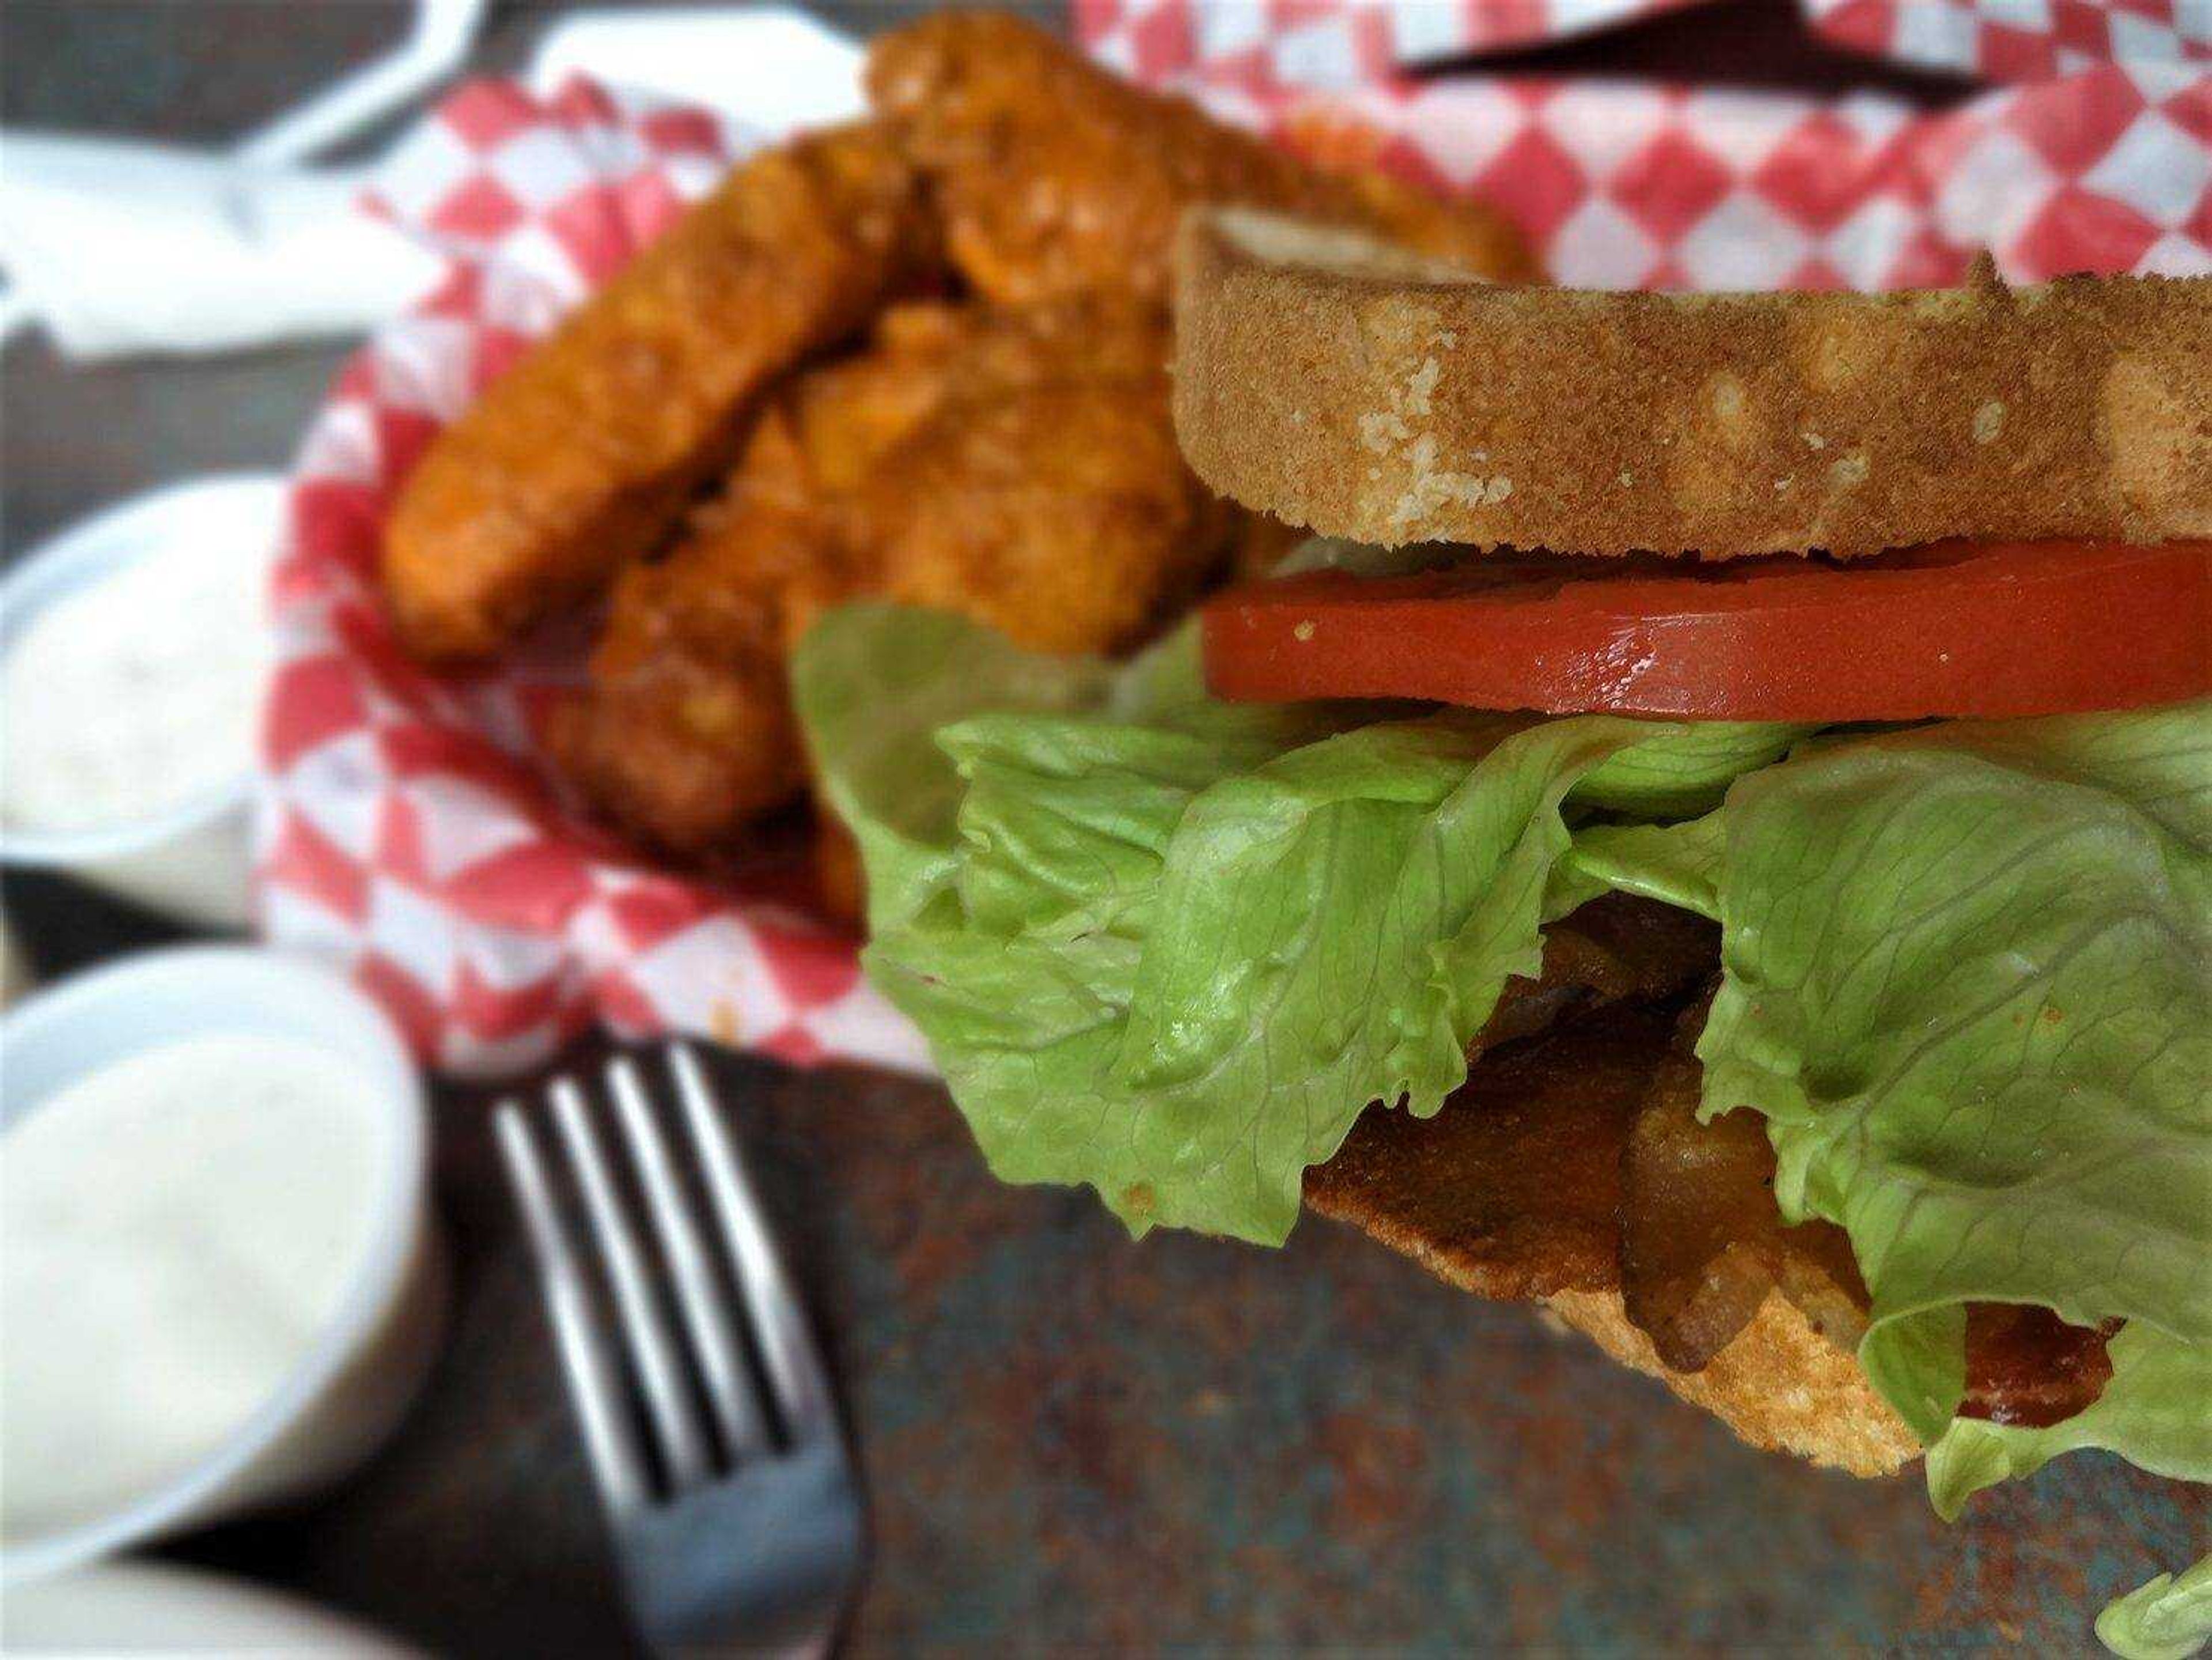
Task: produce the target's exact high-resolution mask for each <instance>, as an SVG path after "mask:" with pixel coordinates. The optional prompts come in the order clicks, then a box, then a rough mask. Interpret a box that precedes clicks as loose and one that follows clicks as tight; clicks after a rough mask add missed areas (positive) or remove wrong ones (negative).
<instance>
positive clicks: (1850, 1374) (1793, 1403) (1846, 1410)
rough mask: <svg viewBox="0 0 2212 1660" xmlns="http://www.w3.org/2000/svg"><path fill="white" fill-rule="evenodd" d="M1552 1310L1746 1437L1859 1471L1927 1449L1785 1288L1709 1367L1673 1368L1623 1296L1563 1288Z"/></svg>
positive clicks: (1886, 1471)
mask: <svg viewBox="0 0 2212 1660" xmlns="http://www.w3.org/2000/svg"><path fill="white" fill-rule="evenodd" d="M1545 1306H1546V1307H1547V1308H1548V1309H1550V1310H1552V1311H1553V1313H1555V1314H1557V1315H1558V1316H1559V1318H1561V1319H1562V1320H1564V1321H1565V1322H1566V1323H1567V1324H1569V1325H1570V1326H1572V1327H1573V1328H1574V1329H1576V1330H1577V1331H1579V1332H1581V1333H1583V1335H1585V1336H1587V1337H1588V1338H1589V1340H1590V1341H1592V1342H1594V1343H1595V1344H1596V1345H1597V1346H1598V1347H1600V1348H1601V1349H1603V1350H1604V1351H1605V1352H1606V1353H1607V1354H1609V1355H1611V1356H1612V1357H1613V1359H1616V1360H1618V1361H1619V1362H1620V1364H1621V1365H1624V1366H1629V1367H1632V1368H1633V1369H1634V1370H1636V1371H1640V1372H1644V1373H1646V1374H1648V1375H1649V1376H1650V1377H1656V1378H1657V1379H1658V1380H1659V1381H1660V1382H1661V1383H1664V1384H1665V1385H1666V1386H1667V1387H1668V1389H1672V1390H1673V1391H1674V1393H1675V1395H1678V1396H1680V1398H1681V1399H1682V1400H1684V1401H1686V1402H1689V1403H1690V1404H1691V1405H1692V1406H1693V1407H1703V1408H1705V1410H1706V1411H1707V1412H1709V1413H1711V1414H1712V1415H1713V1416H1714V1417H1716V1418H1717V1419H1719V1420H1721V1422H1722V1423H1723V1424H1725V1425H1727V1426H1729V1429H1730V1430H1732V1431H1733V1432H1735V1435H1736V1438H1738V1439H1739V1440H1741V1441H1744V1442H1746V1443H1747V1444H1750V1445H1752V1446H1754V1447H1759V1448H1761V1449H1763V1450H1765V1451H1769V1452H1792V1453H1795V1454H1796V1455H1797V1456H1799V1457H1800V1458H1805V1459H1809V1460H1811V1461H1812V1462H1814V1463H1815V1464H1825V1465H1827V1466H1829V1467H1831V1468H1836V1469H1841V1470H1847V1471H1849V1472H1850V1474H1851V1475H1893V1474H1895V1473H1896V1472H1897V1471H1899V1470H1900V1469H1902V1468H1905V1466H1906V1465H1907V1464H1909V1463H1911V1462H1912V1461H1913V1460H1914V1459H1916V1458H1917V1457H1919V1456H1920V1443H1919V1442H1918V1441H1917V1440H1916V1439H1915V1438H1913V1434H1912V1432H1911V1430H1909V1429H1907V1428H1905V1420H1903V1419H1901V1418H1899V1416H1898V1415H1897V1414H1896V1413H1895V1412H1894V1411H1893V1409H1892V1408H1891V1407H1890V1404H1889V1402H1887V1401H1885V1400H1883V1399H1882V1398H1881V1396H1880V1395H1877V1394H1875V1389H1874V1385H1873V1384H1871V1383H1868V1382H1867V1377H1866V1373H1865V1372H1863V1371H1860V1370H1859V1363H1858V1362H1857V1360H1855V1359H1852V1358H1851V1357H1850V1355H1849V1354H1847V1353H1844V1351H1843V1350H1842V1349H1839V1348H1838V1347H1836V1346H1835V1345H1834V1344H1833V1343H1831V1342H1830V1341H1828V1340H1827V1339H1826V1338H1825V1337H1823V1336H1821V1335H1820V1333H1818V1332H1817V1331H1815V1330H1814V1329H1813V1328H1812V1326H1811V1324H1810V1323H1808V1322H1807V1320H1806V1318H1805V1316H1803V1315H1802V1314H1800V1313H1798V1311H1797V1310H1796V1309H1795V1308H1793V1307H1792V1306H1791V1305H1790V1303H1789V1302H1788V1300H1787V1299H1785V1298H1784V1297H1783V1296H1782V1294H1781V1293H1780V1292H1769V1293H1768V1295H1767V1298H1766V1301H1765V1302H1764V1303H1763V1304H1760V1305H1759V1313H1758V1314H1757V1315H1756V1316H1754V1317H1753V1320H1752V1323H1750V1324H1749V1325H1747V1326H1746V1327H1745V1328H1744V1329H1742V1330H1741V1331H1740V1332H1738V1333H1737V1334H1736V1335H1735V1341H1732V1342H1730V1343H1729V1346H1728V1347H1726V1348H1724V1349H1723V1350H1722V1351H1721V1352H1720V1353H1718V1354H1717V1355H1715V1356H1714V1357H1713V1358H1712V1359H1711V1360H1710V1361H1709V1362H1707V1363H1706V1365H1705V1370H1704V1371H1693V1372H1681V1371H1669V1370H1668V1368H1667V1367H1666V1366H1665V1365H1662V1363H1661V1361H1660V1359H1659V1357H1658V1355H1657V1354H1656V1353H1653V1352H1652V1347H1651V1340H1650V1338H1648V1337H1646V1336H1645V1335H1644V1334H1643V1333H1642V1332H1640V1331H1638V1330H1637V1329H1636V1328H1635V1327H1634V1326H1632V1325H1631V1324H1630V1323H1629V1320H1628V1314H1627V1311H1626V1309H1624V1308H1623V1306H1622V1304H1621V1298H1620V1292H1617V1291H1563V1292H1554V1293H1553V1295H1552V1296H1550V1297H1548V1298H1546V1299H1545Z"/></svg>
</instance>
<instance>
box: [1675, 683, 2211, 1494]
mask: <svg viewBox="0 0 2212 1660" xmlns="http://www.w3.org/2000/svg"><path fill="white" fill-rule="evenodd" d="M1721 817H1722V818H1723V821H1724V831H1725V835H1724V843H1723V849H1722V855H1721V862H1720V870H1719V878H1718V884H1717V897H1718V901H1719V913H1720V917H1721V921H1722V926H1723V971H1724V982H1723V987H1722V989H1721V992H1720V995H1719V997H1718V999H1717V1000H1716V1002H1715V1005H1714V1007H1713V1011H1712V1014H1711V1019H1710V1020H1709V1022H1708V1023H1707V1025H1706V1029H1705V1037H1704V1038H1703V1040H1702V1041H1701V1043H1700V1044H1699V1055H1700V1056H1701V1057H1702V1058H1703V1060H1704V1061H1705V1107H1706V1110H1707V1112H1708V1114H1709V1115H1711V1114H1715V1113H1718V1112H1722V1111H1725V1110H1729V1109H1731V1108H1733V1107H1735V1106H1739V1105H1749V1106H1752V1107H1754V1108H1756V1109H1757V1110H1759V1111H1761V1112H1763V1113H1765V1115H1766V1116H1767V1118H1768V1119H1769V1121H1770V1124H1769V1128H1770V1133H1771V1136H1772V1139H1773V1141H1774V1146H1775V1151H1776V1154H1777V1158H1778V1178H1777V1184H1776V1186H1777V1195H1778V1198H1779V1200H1780V1201H1781V1203H1782V1206H1783V1209H1784V1213H1785V1214H1786V1215H1788V1216H1789V1217H1790V1219H1793V1220H1795V1219H1799V1218H1802V1217H1803V1216H1806V1215H1815V1216H1820V1217H1825V1218H1826V1219H1829V1220H1831V1221H1833V1222H1837V1223H1839V1224H1840V1225H1843V1226H1844V1228H1845V1229H1846V1230H1847V1231H1849V1232H1850V1237H1851V1243H1852V1246H1853V1249H1854V1250H1855V1251H1856V1252H1857V1256H1858V1260H1859V1264H1860V1267H1861V1268H1862V1270H1863V1273H1864V1274H1865V1277H1866V1280H1867V1284H1868V1286H1869V1290H1870V1291H1871V1292H1872V1293H1873V1298H1874V1310H1873V1323H1872V1325H1871V1327H1870V1329H1869V1335H1868V1336H1867V1339H1866V1341H1865V1343H1864V1344H1863V1347H1862V1348H1861V1351H1860V1359H1861V1360H1862V1363H1863V1365H1865V1366H1866V1369H1867V1371H1868V1374H1869V1377H1870V1378H1871V1379H1872V1380H1873V1381H1874V1382H1875V1385H1876V1387H1877V1388H1879V1389H1881V1391H1882V1392H1883V1394H1884V1395H1886V1396H1887V1398H1888V1399H1889V1400H1890V1401H1891V1402H1892V1404H1893V1405H1894V1406H1895V1407H1896V1408H1898V1410H1899V1413H1900V1414H1902V1415H1903V1416H1904V1417H1905V1420H1906V1421H1907V1422H1908V1423H1909V1424H1911V1426H1913V1428H1914V1429H1915V1430H1916V1431H1917V1432H1919V1433H1920V1435H1921V1436H1922V1438H1923V1439H1924V1440H1927V1441H1929V1442H1930V1443H1935V1442H1936V1441H1937V1440H1938V1439H1939V1438H1942V1436H1943V1435H1944V1434H1945V1432H1946V1431H1947V1428H1948V1426H1949V1425H1950V1423H1951V1419H1952V1414H1953V1412H1954V1408H1955V1407H1956V1406H1957V1403H1958V1401H1959V1398H1960V1392H1961V1389H1962V1386H1963V1380H1964V1341H1963V1338H1964V1316H1963V1306H1964V1304H1966V1303H1967V1302H1969V1301H1993V1302H2014V1303H2032V1304H2041V1305H2043V1306H2045V1307H2048V1308H2051V1309H2054V1310H2057V1312H2058V1313H2059V1314H2060V1315H2061V1316H2063V1318H2065V1319H2067V1320H2069V1321H2071V1322H2073V1323H2075V1324H2077V1325H2094V1324H2096V1323H2100V1322H2102V1321H2105V1320H2107V1319H2118V1320H2125V1321H2127V1322H2129V1323H2130V1328H2129V1329H2130V1332H2132V1333H2136V1334H2137V1335H2136V1337H2135V1338H2133V1339H2131V1340H2130V1341H2131V1342H2143V1343H2147V1342H2148V1341H2150V1340H2151V1339H2152V1338H2153V1337H2154V1335H2155V1336H2160V1337H2163V1338H2166V1339H2169V1340H2172V1341H2173V1342H2174V1343H2175V1344H2177V1345H2179V1346H2181V1347H2185V1348H2186V1349H2188V1350H2191V1351H2192V1352H2193V1353H2191V1356H2190V1364H2191V1365H2201V1357H2202V1353H2203V1351H2204V1350H2205V1349H2206V1348H2207V1347H2208V1346H2212V1274H2208V1273H2207V1272H2206V1266H2205V1265H2206V1264H2207V1262H2212V904H2208V903H2207V902H2208V899H2212V719H2208V706H2206V705H2203V704H2197V705H2192V706H2188V707H2183V708H2167V709H2158V710H2151V711H2144V712H2139V713H2134V714H2115V715H2103V716H2084V717H2075V718H2069V719H2066V720H2054V721H2010V722H2003V723H1988V724H1979V723H1968V722H1956V723H1950V724H1946V725H1942V726H1935V727H1924V728H1920V729H1917V730H1914V731H1911V732H1905V733H1891V734H1887V735H1885V736H1882V737H1879V738H1872V739H1852V740H1848V741H1844V742H1837V743H1827V744H1818V745H1814V746H1812V747H1811V749H1810V750H1809V751H1807V752H1803V753H1801V754H1800V755H1798V756H1797V757H1795V758H1793V759H1791V760H1790V761H1789V762H1787V763H1784V764H1782V765H1779V766H1775V767H1771V768H1767V769H1764V770H1761V771H1759V772H1756V773H1753V774H1750V775H1747V776H1746V777H1744V778H1742V779H1741V780H1740V781H1737V782H1736V784H1735V786H1734V787H1732V788H1731V789H1730V791H1729V795H1728V800H1727V805H1726V806H1725V807H1724V808H1723V812H1722V814H1721ZM2177 1364H2179V1363H2177ZM2199 1375H2200V1376H2201V1375H2202V1374H2201V1373H2200V1374H2199ZM2115 1387H2118V1385H2117V1384H2116V1385H2115ZM2107 1416H2108V1420H2107V1421H2100V1424H2099V1426H2097V1429H2098V1432H2099V1433H2102V1434H2106V1436H2108V1438H2109V1439H2108V1440H2107V1441H2106V1442H2102V1443H2099V1444H2113V1445H2116V1446H2117V1448H2118V1450H2120V1451H2122V1452H2124V1453H2125V1454H2126V1455H2127V1456H2130V1458H2133V1459H2135V1460H2136V1462H2150V1461H2151V1460H2154V1459H2156V1458H2158V1457H2160V1453H2159V1451H2158V1450H2157V1449H2155V1448H2154V1447H2152V1446H2151V1445H2150V1444H2149V1443H2148V1441H2147V1440H2145V1439H2144V1438H2143V1437H2144V1435H2145V1434H2147V1433H2148V1432H2144V1431H2142V1429H2141V1425H2142V1423H2143V1422H2144V1421H2146V1420H2144V1419H2143V1417H2142V1414H2133V1413H2122V1412H2118V1411H2115V1412H2114V1413H2112V1414H2108V1415H2107ZM1966 1439H1972V1436H1971V1434H1968V1435H1966ZM2202 1454H2203V1447H2202V1445H2201V1444H2196V1447H2195V1450H2194V1451H2192V1452H2191V1454H2190V1455H2189V1457H2188V1458H2187V1460H2185V1461H2184V1462H2187V1463H2188V1465H2189V1468H2188V1470H2187V1471H2186V1473H2188V1474H2191V1475H2197V1476H2198V1477H2200V1478H2203V1477H2212V1467H2207V1466H2206V1465H2205V1464H2204V1463H2203V1460H2202ZM2166 1462H2172V1459H2171V1456H2168V1457H2167V1458H2166ZM2153 1467H2156V1466H2155V1464H2154V1466H2153Z"/></svg>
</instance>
